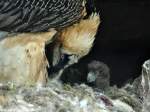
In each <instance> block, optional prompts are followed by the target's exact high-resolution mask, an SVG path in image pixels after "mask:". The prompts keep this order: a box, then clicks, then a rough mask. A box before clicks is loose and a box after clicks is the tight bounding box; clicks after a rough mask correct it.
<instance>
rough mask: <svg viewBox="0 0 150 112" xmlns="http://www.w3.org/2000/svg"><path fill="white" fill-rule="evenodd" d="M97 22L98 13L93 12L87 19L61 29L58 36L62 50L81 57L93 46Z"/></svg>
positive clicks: (98, 21) (98, 19)
mask: <svg viewBox="0 0 150 112" xmlns="http://www.w3.org/2000/svg"><path fill="white" fill-rule="evenodd" d="M99 24H100V17H99V14H97V13H93V14H91V16H90V17H89V18H88V19H84V20H81V21H80V22H79V23H77V24H74V25H73V26H70V27H68V28H67V29H65V30H63V31H62V34H61V36H60V41H61V43H62V47H63V50H64V51H65V52H66V53H68V54H76V55H78V56H81V57H82V56H85V55H87V54H88V53H89V51H90V49H91V48H92V46H93V42H94V40H95V35H96V33H97V29H98V26H99Z"/></svg>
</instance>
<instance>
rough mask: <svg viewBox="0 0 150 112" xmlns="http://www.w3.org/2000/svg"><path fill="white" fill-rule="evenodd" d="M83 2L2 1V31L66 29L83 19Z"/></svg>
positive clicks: (60, 0) (0, 3)
mask: <svg viewBox="0 0 150 112" xmlns="http://www.w3.org/2000/svg"><path fill="white" fill-rule="evenodd" d="M82 1H83V0H0V30H1V31H7V32H39V31H46V30H48V29H49V28H56V29H57V28H64V27H66V26H68V25H71V24H73V23H74V22H76V21H78V20H79V19H80V18H81V17H82V12H83V9H84V7H83V6H82Z"/></svg>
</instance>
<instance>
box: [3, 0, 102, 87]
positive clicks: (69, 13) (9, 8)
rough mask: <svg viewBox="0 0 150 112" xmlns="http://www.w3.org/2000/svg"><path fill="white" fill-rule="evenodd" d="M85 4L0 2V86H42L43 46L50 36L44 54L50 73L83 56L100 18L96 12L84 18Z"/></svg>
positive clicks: (78, 0) (75, 0)
mask: <svg viewBox="0 0 150 112" xmlns="http://www.w3.org/2000/svg"><path fill="white" fill-rule="evenodd" d="M86 2H87V1H86V0H0V31H1V32H0V54H1V55H0V83H5V82H13V83H17V84H19V85H20V84H27V85H32V84H35V83H38V84H39V83H40V84H44V83H45V82H46V79H47V69H46V67H47V65H48V62H47V59H46V56H45V44H46V42H48V41H51V42H52V40H53V37H55V39H54V41H53V43H55V44H54V46H53V50H51V51H48V53H50V54H51V55H52V63H51V65H50V68H51V70H52V71H60V70H61V69H62V68H64V67H66V66H68V65H70V64H73V63H74V62H77V61H78V60H79V59H80V58H81V57H83V56H85V55H87V54H88V52H89V51H90V49H91V47H92V44H93V41H94V39H95V34H96V32H97V29H98V26H99V23H100V18H99V15H98V14H97V13H96V12H93V13H92V14H91V15H90V16H88V17H86V18H84V17H85V16H86V7H85V4H86ZM54 35H55V36H54ZM66 58H67V59H66ZM66 60H67V63H66V62H65V61H66ZM64 62H65V63H64Z"/></svg>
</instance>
